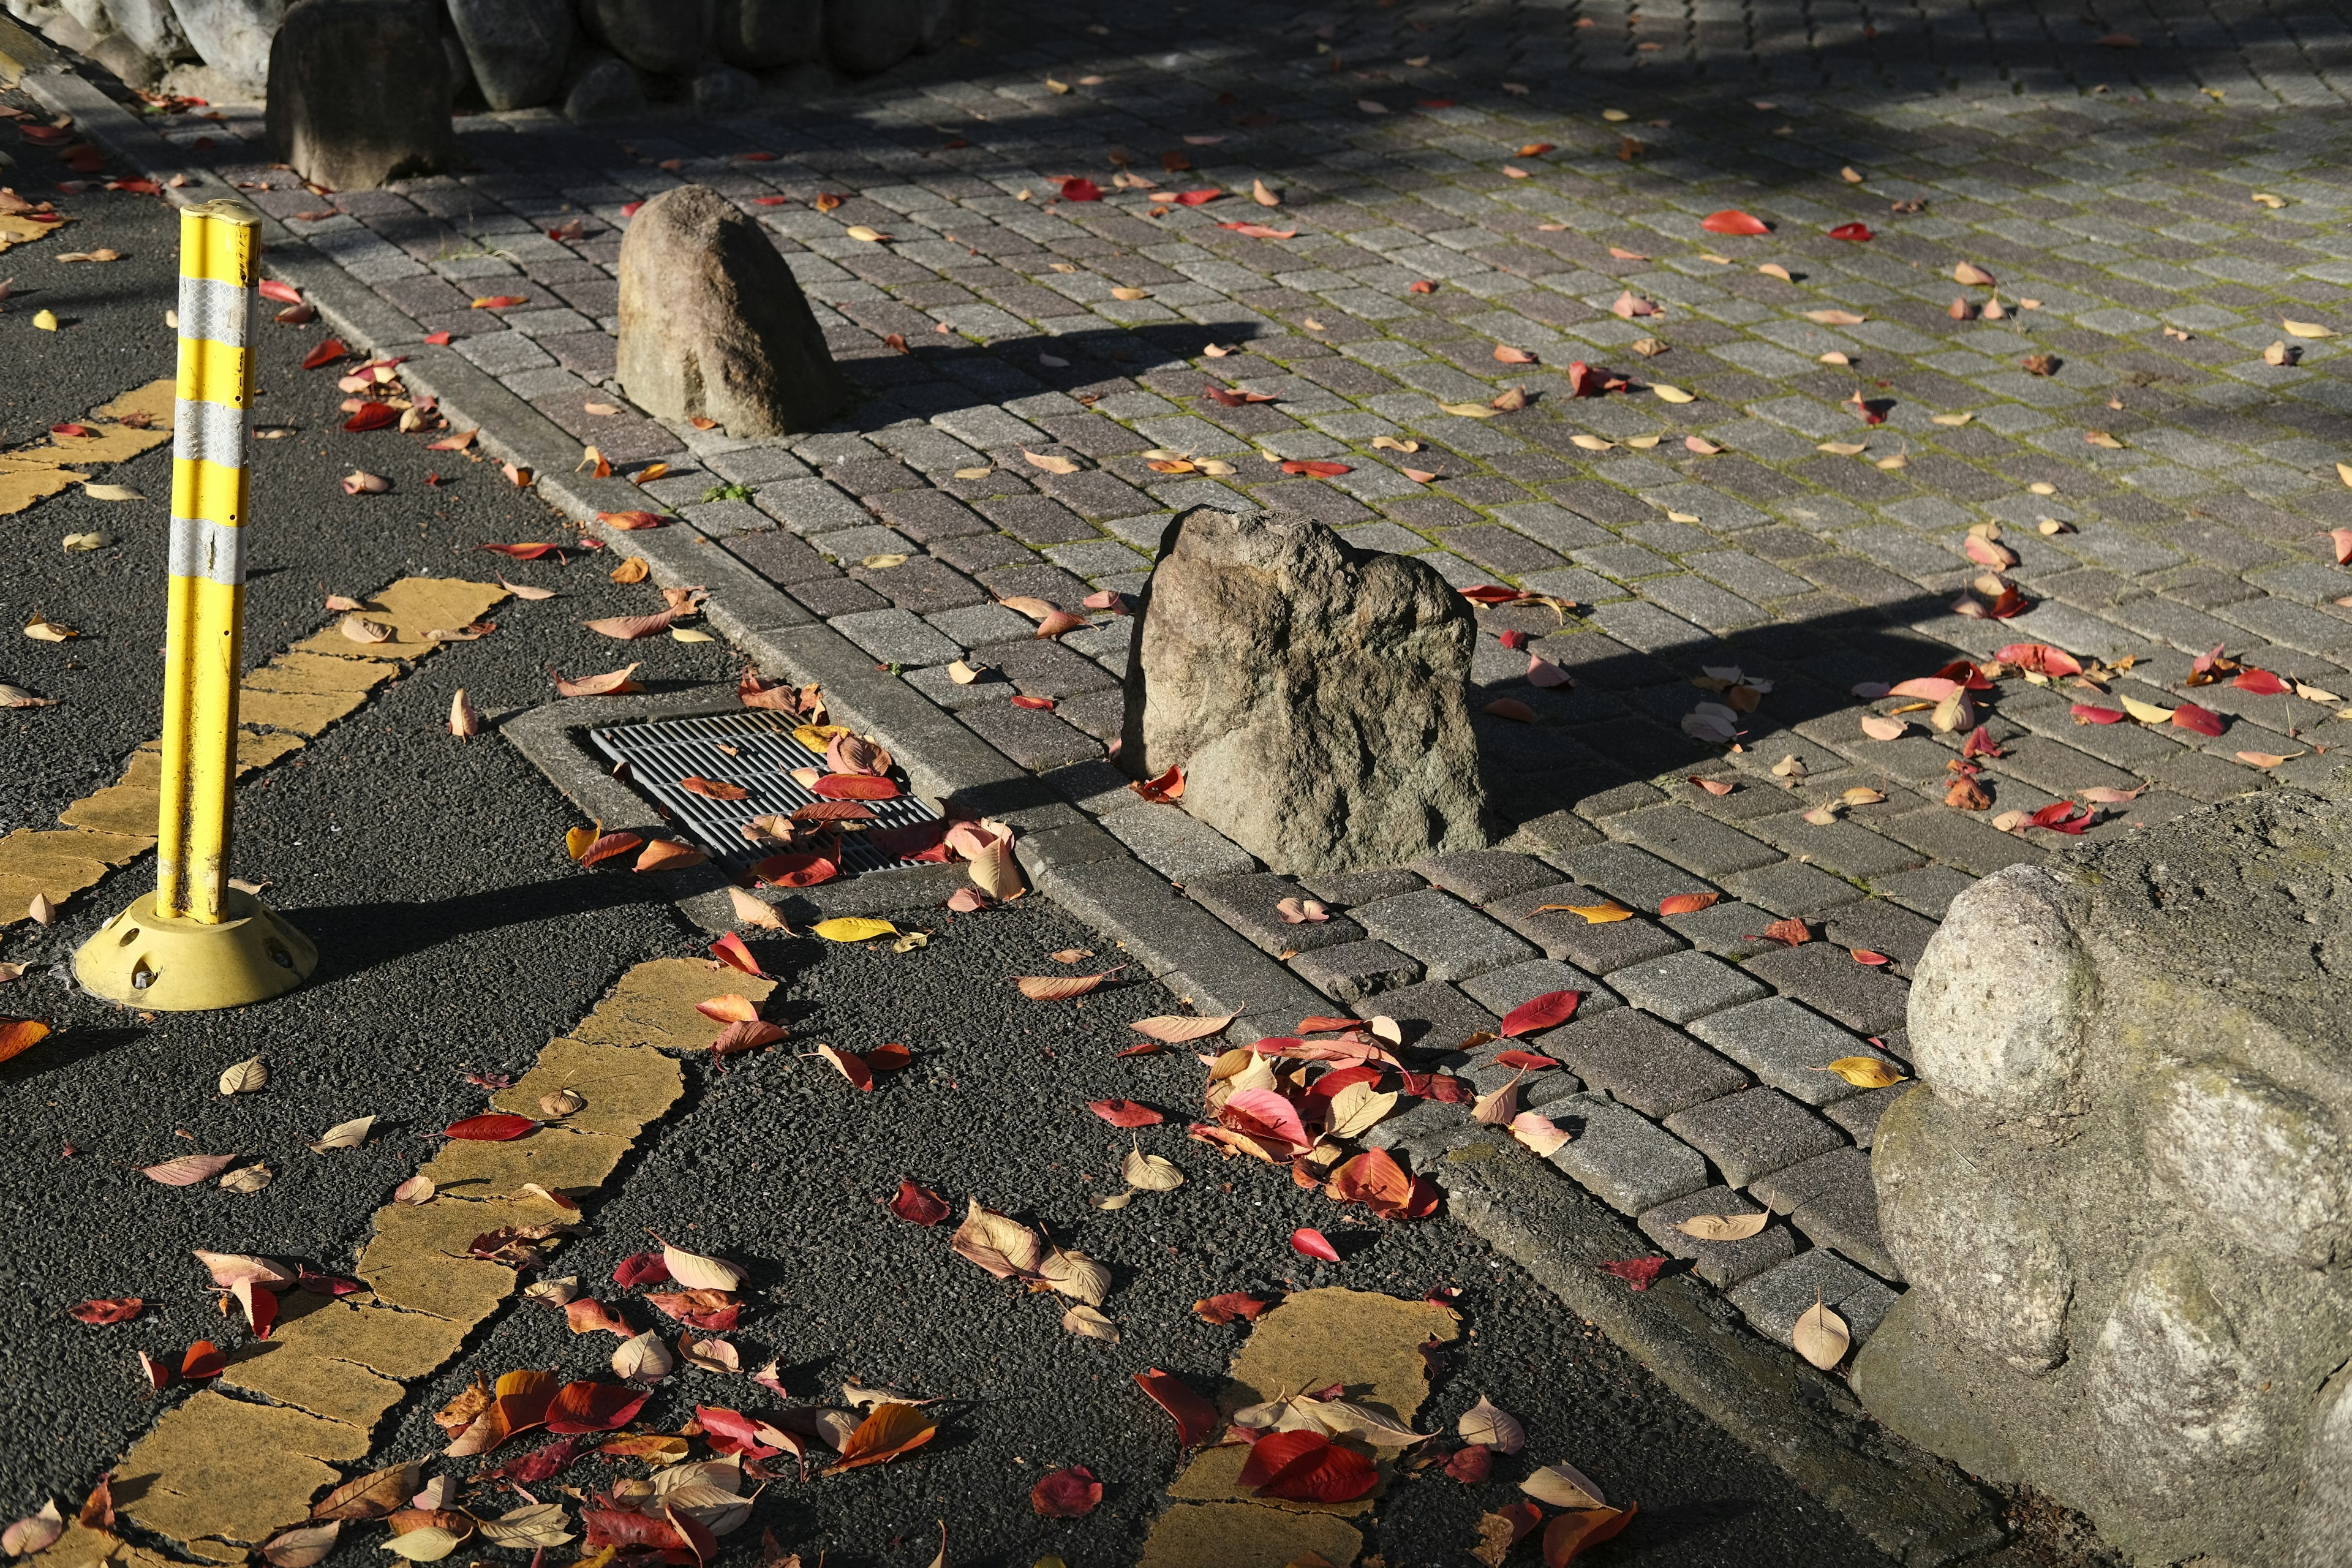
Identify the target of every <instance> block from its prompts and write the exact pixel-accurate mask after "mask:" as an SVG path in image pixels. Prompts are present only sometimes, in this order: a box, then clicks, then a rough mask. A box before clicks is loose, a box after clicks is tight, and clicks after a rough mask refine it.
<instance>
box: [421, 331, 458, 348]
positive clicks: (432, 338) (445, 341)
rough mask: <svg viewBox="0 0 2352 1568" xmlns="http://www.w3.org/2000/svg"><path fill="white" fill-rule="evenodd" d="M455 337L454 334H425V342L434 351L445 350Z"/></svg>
mask: <svg viewBox="0 0 2352 1568" xmlns="http://www.w3.org/2000/svg"><path fill="white" fill-rule="evenodd" d="M456 335H457V334H456V333H454V332H427V333H425V342H428V343H431V344H432V345H433V346H434V347H435V348H436V349H446V348H447V347H448V346H449V340H450V339H451V338H453V337H455V336H456Z"/></svg>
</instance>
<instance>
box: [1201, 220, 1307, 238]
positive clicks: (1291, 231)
mask: <svg viewBox="0 0 2352 1568" xmlns="http://www.w3.org/2000/svg"><path fill="white" fill-rule="evenodd" d="M1218 227H1219V228H1229V229H1232V230H1233V231H1234V233H1235V234H1245V235H1247V236H1249V237H1250V238H1252V239H1297V237H1298V231H1297V229H1295V228H1268V227H1267V226H1265V225H1264V224H1262V223H1221V224H1219V225H1218Z"/></svg>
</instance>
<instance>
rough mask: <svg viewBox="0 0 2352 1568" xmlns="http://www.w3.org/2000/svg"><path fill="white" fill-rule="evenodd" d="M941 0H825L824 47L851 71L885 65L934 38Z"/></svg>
mask: <svg viewBox="0 0 2352 1568" xmlns="http://www.w3.org/2000/svg"><path fill="white" fill-rule="evenodd" d="M946 9H947V6H946V5H945V3H944V0H856V4H852V5H844V4H843V3H842V0H828V4H827V5H825V7H824V38H825V47H826V48H827V49H828V50H829V51H830V52H831V54H832V57H833V62H834V64H835V65H837V66H839V67H840V68H842V69H843V70H845V71H848V72H849V73H851V74H852V75H854V76H870V75H872V74H873V73H874V72H876V71H879V70H887V69H888V68H890V67H892V66H894V65H897V64H898V62H899V61H900V60H902V59H905V58H907V57H908V55H910V54H912V53H914V52H915V50H917V49H918V48H921V47H925V46H926V45H927V44H934V43H936V42H937V38H936V37H935V34H934V31H933V30H934V29H935V28H936V27H937V26H939V25H940V21H941V19H942V17H941V15H940V14H942V13H944V12H945V11H946Z"/></svg>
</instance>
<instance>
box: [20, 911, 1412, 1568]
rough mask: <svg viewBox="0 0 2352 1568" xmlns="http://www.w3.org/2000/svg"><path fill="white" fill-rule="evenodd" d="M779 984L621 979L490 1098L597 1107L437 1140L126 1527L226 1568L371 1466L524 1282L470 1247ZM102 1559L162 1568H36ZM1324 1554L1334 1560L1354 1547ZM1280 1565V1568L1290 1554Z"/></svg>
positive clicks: (681, 963)
mask: <svg viewBox="0 0 2352 1568" xmlns="http://www.w3.org/2000/svg"><path fill="white" fill-rule="evenodd" d="M774 989H775V982H773V981H760V980H753V979H751V977H749V976H747V975H743V974H740V973H737V972H736V971H734V970H731V969H725V968H722V967H720V966H719V964H717V963H712V962H710V961H709V960H708V959H693V958H666V959H656V960H654V961H652V962H650V963H640V964H637V965H636V966H635V967H634V968H632V969H631V970H629V971H628V973H625V974H623V975H622V976H621V978H620V979H619V981H618V982H616V983H615V984H614V987H613V989H612V991H611V992H610V993H609V994H607V995H606V996H605V997H604V1000H603V1001H602V1002H600V1003H598V1004H597V1005H596V1007H595V1009H594V1010H593V1012H591V1013H590V1014H589V1015H588V1016H587V1017H586V1018H584V1019H583V1020H582V1021H581V1026H580V1028H579V1030H578V1031H576V1033H575V1036H574V1037H567V1038H562V1039H557V1040H553V1041H551V1042H550V1043H549V1044H548V1046H547V1047H546V1048H545V1049H543V1050H542V1051H541V1053H540V1057H539V1061H538V1063H537V1065H535V1066H534V1067H533V1068H531V1070H530V1072H529V1073H528V1074H526V1075H525V1076H524V1077H523V1079H520V1081H519V1082H517V1083H516V1084H515V1085H514V1087H513V1088H511V1089H506V1090H503V1091H501V1092H500V1093H499V1095H498V1096H497V1097H496V1103H497V1104H499V1105H500V1106H501V1107H504V1108H507V1109H510V1110H515V1111H517V1112H518V1113H520V1114H523V1115H528V1116H534V1117H538V1116H544V1115H545V1114H546V1113H545V1112H544V1111H543V1110H541V1109H540V1107H539V1097H540V1096H541V1095H542V1094H548V1093H551V1092H553V1091H554V1090H556V1089H572V1091H573V1092H575V1093H577V1094H579V1095H580V1096H581V1097H582V1098H583V1099H584V1100H586V1101H587V1104H586V1105H584V1106H583V1107H582V1108H581V1110H579V1111H577V1112H576V1113H574V1114H573V1115H572V1116H571V1117H568V1118H565V1119H564V1120H563V1121H562V1122H560V1123H554V1124H550V1125H545V1126H542V1127H541V1128H540V1129H539V1130H538V1131H535V1132H532V1133H531V1134H530V1136H528V1137H525V1138H520V1139H516V1140H514V1141H513V1142H505V1143H476V1142H449V1143H447V1144H445V1145H444V1146H443V1148H442V1150H441V1152H439V1153H438V1154H436V1156H435V1157H434V1158H433V1159H432V1160H431V1161H430V1162H429V1163H426V1164H425V1166H424V1167H423V1169H424V1171H425V1173H426V1174H428V1175H430V1176H432V1177H433V1180H434V1183H435V1184H436V1188H437V1189H438V1191H437V1193H436V1196H435V1197H434V1199H433V1201H432V1202H430V1203H427V1204H425V1205H408V1204H386V1205H384V1206H383V1207H382V1208H380V1209H378V1210H377V1211H376V1213H375V1221H374V1226H375V1228H374V1235H373V1237H371V1238H370V1240H369V1241H368V1243H367V1246H366V1247H365V1249H364V1250H363V1251H362V1253H361V1255H360V1260H359V1267H358V1268H356V1269H355V1270H354V1272H355V1273H356V1274H357V1275H358V1276H359V1277H360V1279H362V1281H363V1282H364V1283H365V1284H366V1286H367V1287H368V1289H366V1290H365V1291H363V1292H362V1293H360V1294H358V1295H354V1296H351V1297H347V1298H345V1299H343V1300H339V1301H328V1300H320V1298H318V1297H315V1296H311V1295H309V1294H307V1293H303V1292H299V1291H297V1292H292V1293H289V1295H288V1296H287V1297H286V1298H285V1307H284V1310H285V1313H286V1316H285V1318H284V1319H283V1320H281V1321H280V1322H279V1323H278V1328H277V1331H276V1332H275V1334H274V1335H273V1336H272V1337H271V1338H270V1339H268V1340H266V1341H263V1342H258V1343H257V1344H250V1345H247V1346H244V1347H242V1348H240V1349H239V1350H238V1351H237V1352H236V1353H235V1357H234V1359H233V1360H232V1361H231V1363H230V1364H229V1368H228V1370H227V1372H226V1373H223V1374H222V1377H221V1379H220V1384H219V1386H218V1387H217V1388H215V1389H212V1390H206V1391H205V1392H202V1393H199V1394H194V1395H193V1396H191V1397H190V1398H188V1399H186V1400H185V1401H184V1402H182V1403H181V1404H180V1405H176V1406H174V1407H173V1408H172V1409H170V1410H168V1411H166V1412H165V1413H164V1414H163V1416H162V1417H161V1418H160V1419H158V1421H157V1422H156V1424H155V1427H154V1429H153V1430H152V1431H151V1432H150V1433H149V1434H148V1435H147V1436H144V1437H142V1438H141V1439H140V1440H139V1442H138V1443H136V1444H134V1445H133V1446H132V1447H131V1451H130V1452H129V1453H128V1454H126V1455H125V1456H124V1457H123V1459H122V1462H121V1464H120V1465H118V1466H116V1467H115V1475H116V1478H117V1479H116V1484H115V1497H116V1500H117V1504H118V1507H119V1508H120V1510H121V1513H122V1515H123V1516H124V1517H125V1518H126V1519H128V1520H130V1521H131V1522H132V1523H134V1524H136V1525H138V1526H139V1527H140V1528H142V1529H143V1530H152V1531H156V1532H157V1533H159V1534H162V1535H164V1536H168V1537H169V1538H171V1540H173V1542H176V1543H178V1544H179V1545H180V1546H182V1547H184V1548H185V1549H186V1550H187V1551H188V1552H191V1553H192V1554H194V1555H195V1556H198V1557H204V1558H209V1559H211V1560H213V1561H215V1562H223V1563H226V1562H232V1561H236V1560H239V1559H242V1558H243V1557H244V1556H246V1555H247V1551H248V1549H249V1548H250V1547H251V1546H253V1545H255V1544H257V1543H259V1542H263V1541H266V1540H267V1539H268V1537H269V1536H271V1535H272V1534H274V1533H276V1532H277V1531H278V1530H281V1529H283V1528H285V1527H286V1526H288V1525H290V1524H295V1523H299V1521H302V1520H303V1519H304V1518H305V1517H307V1515H308V1513H309V1511H310V1502H311V1500H312V1499H314V1498H315V1497H317V1496H318V1495H319V1493H320V1492H321V1491H323V1490H324V1489H327V1488H328V1487H330V1486H332V1485H336V1484H338V1483H340V1482H341V1480H343V1479H345V1478H344V1477H343V1476H342V1475H341V1473H340V1472H339V1471H338V1470H336V1469H335V1468H333V1466H332V1464H331V1463H329V1462H328V1461H333V1462H334V1463H347V1462H350V1461H352V1460H356V1459H359V1458H363V1457H364V1456H365V1455H366V1454H367V1452H368V1451H369V1449H370V1448H371V1447H372V1446H373V1441H374V1438H373V1432H374V1428H375V1426H377V1424H378V1423H379V1422H381V1421H382V1420H383V1416H384V1415H385V1414H386V1413H388V1412H389V1411H391V1410H392V1409H393V1408H394V1406H395V1405H397V1404H398V1403H399V1402H400V1401H401V1399H403V1398H404V1396H405V1394H406V1392H407V1390H406V1386H405V1385H406V1384H408V1383H410V1382H413V1381H415V1380H416V1379H419V1378H424V1377H427V1376H430V1375H432V1374H433V1373H435V1372H436V1371H437V1370H439V1369H440V1368H441V1367H442V1366H444V1365H446V1363H448V1362H449V1361H450V1360H452V1359H453V1358H455V1357H456V1355H457V1352H458V1351H459V1349H460V1348H461V1347H462V1345H463V1344H464V1342H465V1338H466V1335H467V1333H468V1332H469V1331H472V1330H473V1329H474V1328H475V1327H476V1326H477V1325H478V1324H480V1323H481V1322H482V1321H485V1320H486V1319H488V1318H489V1317H490V1316H491V1315H492V1314H493V1313H495V1312H497V1311H498V1310H499V1309H500V1308H501V1307H502V1306H504V1305H505V1303H506V1302H507V1300H509V1298H511V1297H512V1296H513V1294H514V1292H515V1289H516V1286H517V1282H518V1281H517V1277H516V1274H515V1271H514V1270H513V1269H511V1268H507V1267H505V1266H504V1265H502V1264H497V1263H488V1262H484V1261H482V1260H480V1259H478V1258H467V1256H466V1252H467V1248H468V1247H469V1246H470V1245H471V1243H472V1241H473V1239H474V1237H477V1236H479V1235H480V1234H482V1233H483V1232H485V1231H490V1230H496V1229H498V1228H499V1227H501V1226H534V1225H545V1224H548V1223H551V1222H562V1221H564V1220H566V1219H568V1218H570V1217H571V1216H570V1215H568V1214H567V1213H566V1211H564V1210H563V1209H561V1208H559V1207H557V1206H556V1205H554V1204H551V1203H550V1202H548V1201H547V1200H546V1199H544V1198H541V1197H538V1196H535V1195H532V1194H523V1193H520V1188H521V1186H522V1185H523V1184H524V1183H526V1182H537V1183H539V1184H541V1185H542V1186H545V1187H547V1188H549V1189H550V1190H551V1191H557V1192H562V1193H564V1194H565V1195H566V1196H568V1197H571V1198H572V1199H573V1200H574V1201H578V1200H579V1199H581V1198H582V1197H583V1196H585V1195H588V1194H593V1192H594V1191H595V1190H596V1188H597V1187H598V1186H599V1185H600V1184H602V1183H603V1182H604V1180H605V1179H606V1178H607V1177H609V1176H610V1175H611V1173H612V1172H613V1170H614V1167H615V1166H617V1165H618V1164H619V1163H620V1161H621V1159H622V1157H623V1156H625V1154H626V1153H627V1152H628V1151H629V1148H630V1146H631V1144H632V1143H633V1142H634V1141H635V1138H636V1137H637V1135H638V1134H639V1133H641V1132H642V1131H644V1129H645V1128H646V1126H647V1125H648V1124H650V1123H651V1122H653V1121H656V1120H657V1119H659V1118H660V1117H661V1116H662V1115H664V1114H665V1113H666V1112H667V1111H668V1110H669V1108H670V1107H671V1106H672V1105H674V1104H676V1103H677V1099H678V1097H679V1096H680V1095H681V1094H682V1093H684V1091H685V1074H684V1071H683V1070H682V1068H680V1067H679V1065H678V1064H677V1062H676V1061H674V1060H672V1059H671V1058H669V1057H667V1056H666V1055H664V1054H663V1052H664V1050H665V1049H667V1048H679V1047H695V1048H707V1047H709V1044H710V1042H711V1040H712V1039H713V1038H715V1037H717V1036H718V1034H719V1030H720V1029H721V1027H722V1026H721V1025H719V1024H717V1023H714V1022H712V1021H711V1020H710V1019H709V1018H706V1017H704V1016H701V1015H700V1014H698V1013H696V1012H694V1011H693V1005H694V1003H696V1002H699V1001H702V1000H705V999H706V998H709V997H711V996H717V995H721V994H726V993H728V992H737V993H740V994H744V995H747V996H751V997H752V998H753V999H754V1000H764V999H765V998H766V997H767V995H768V994H769V993H770V992H772V991H773V990H774ZM681 1014H682V1015H683V1016H681ZM688 1019H691V1020H692V1023H691V1024H688V1021H687V1020H688ZM592 1034H593V1036H594V1037H595V1038H594V1039H593V1040H590V1039H588V1038H587V1037H588V1036H590V1035H592ZM545 1245H548V1246H553V1245H555V1244H554V1243H548V1244H545ZM1267 1316H1268V1319H1269V1320H1271V1318H1272V1317H1273V1314H1272V1313H1269V1314H1267ZM1351 1364H1352V1363H1351ZM1382 1364H1383V1365H1385V1364H1386V1363H1382ZM1382 1375H1386V1374H1385V1373H1383V1374H1382ZM1382 1386H1384V1387H1385V1386H1388V1385H1387V1384H1382ZM1399 1386H1400V1387H1401V1386H1402V1384H1399ZM229 1391H234V1392H233V1393H232V1392H229ZM248 1394H249V1395H254V1396H257V1398H259V1399H266V1400H268V1401H271V1402H272V1403H269V1404H260V1403H257V1402H256V1401H255V1399H251V1398H247V1397H243V1396H244V1395H248ZM1416 1404H1417V1401H1416ZM1249 1511H1250V1512H1251V1513H1253V1514H1257V1513H1265V1514H1269V1515H1273V1514H1276V1510H1268V1509H1262V1508H1252V1509H1250V1510H1249ZM1277 1517H1299V1516H1280V1515H1277ZM1312 1522H1313V1523H1315V1524H1317V1525H1318V1526H1329V1525H1336V1524H1337V1521H1322V1520H1315V1521H1312ZM1338 1528H1339V1529H1342V1530H1344V1529H1345V1528H1346V1527H1345V1526H1343V1525H1342V1526H1338ZM1349 1536H1350V1537H1351V1538H1352V1537H1353V1532H1352V1531H1349ZM1317 1539H1318V1540H1321V1541H1326V1542H1329V1541H1332V1540H1334V1539H1336V1538H1334V1537H1331V1536H1329V1535H1328V1534H1327V1535H1323V1536H1318V1537H1317ZM108 1555H111V1556H112V1557H113V1558H114V1559H115V1560H116V1561H117V1562H118V1563H122V1564H123V1568H157V1563H158V1560H156V1559H154V1558H153V1556H152V1554H150V1553H139V1552H137V1551H136V1549H135V1548H130V1547H126V1546H123V1545H122V1544H121V1542H115V1541H113V1538H111V1537H105V1536H100V1534H99V1533H98V1532H96V1531H85V1530H81V1529H79V1527H77V1528H76V1529H75V1530H73V1531H68V1534H67V1535H66V1536H65V1537H64V1538H63V1539H61V1540H60V1541H59V1542H58V1543H57V1544H56V1545H55V1546H52V1547H51V1548H49V1550H48V1551H47V1552H42V1553H40V1554H39V1555H38V1556H37V1557H35V1558H34V1559H33V1560H32V1561H33V1562H34V1563H36V1564H37V1565H38V1568H91V1565H92V1564H93V1563H97V1562H98V1561H99V1560H100V1559H101V1558H102V1557H105V1556H108ZM1294 1555H1295V1554H1294ZM1326 1555H1327V1556H1330V1557H1331V1560H1332V1561H1333V1562H1334V1563H1340V1562H1345V1561H1347V1560H1349V1558H1352V1556H1353V1551H1352V1550H1350V1551H1349V1552H1348V1554H1347V1556H1346V1557H1342V1556H1339V1555H1336V1554H1335V1552H1326ZM134 1557H135V1558H137V1559H138V1560H137V1561H133V1558H134ZM1170 1561H1171V1562H1174V1561H1175V1560H1174V1559H1171V1560H1170ZM1226 1561H1227V1562H1228V1563H1238V1562H1239V1561H1241V1560H1239V1559H1233V1558H1228V1559H1227V1560H1226ZM1268 1561H1269V1564H1270V1568H1279V1563H1285V1562H1287V1561H1289V1559H1288V1558H1282V1559H1269V1560H1268Z"/></svg>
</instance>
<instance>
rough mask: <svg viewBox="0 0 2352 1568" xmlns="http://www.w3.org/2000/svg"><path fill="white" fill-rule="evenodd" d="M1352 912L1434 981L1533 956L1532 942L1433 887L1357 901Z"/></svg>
mask: <svg viewBox="0 0 2352 1568" xmlns="http://www.w3.org/2000/svg"><path fill="white" fill-rule="evenodd" d="M1354 913H1355V917H1356V920H1357V921H1358V922H1359V923H1360V924H1361V925H1362V926H1363V928H1364V929H1365V930H1366V931H1370V933H1371V934H1372V935H1374V936H1376V937H1378V938H1379V939H1380V940H1381V941H1382V942H1387V943H1388V944H1389V945H1390V946H1391V947H1394V948H1398V949H1400V950H1402V952H1409V953H1411V954H1412V956H1413V957H1415V958H1417V959H1419V960H1421V961H1422V963H1423V964H1424V965H1426V966H1427V968H1428V971H1429V974H1430V977H1431V978H1432V979H1433V980H1461V979H1464V978H1465V977H1467V976H1469V975H1473V974H1484V973H1486V972H1487V971H1489V970H1494V969H1500V968H1502V967H1503V966H1504V965H1505V964H1507V963H1518V962H1519V961H1520V960H1522V959H1528V958H1532V957H1534V956H1535V949H1534V947H1533V946H1531V945H1530V944H1529V943H1528V942H1525V941H1523V940H1521V939H1520V938H1519V937H1517V936H1515V935H1513V934H1512V933H1511V932H1510V931H1508V930H1507V928H1505V927H1504V926H1502V925H1501V924H1499V923H1498V922H1496V921H1492V920H1489V919H1487V918H1486V916H1485V915H1482V914H1480V913H1479V912H1478V911H1477V910H1474V909H1471V908H1470V907H1469V906H1468V905H1466V904H1464V903H1462V902H1461V901H1459V900H1456V899H1454V898H1453V897H1452V896H1450V895H1448V894H1446V893H1443V892H1440V891H1439V890H1438V889H1434V888H1424V889H1422V890H1421V891H1420V892H1417V893H1399V894H1397V895H1395V896H1394V897H1391V898H1386V899H1379V900H1374V901H1372V902H1371V903H1369V904H1359V905H1357V906H1356V907H1355V910H1354Z"/></svg>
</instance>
